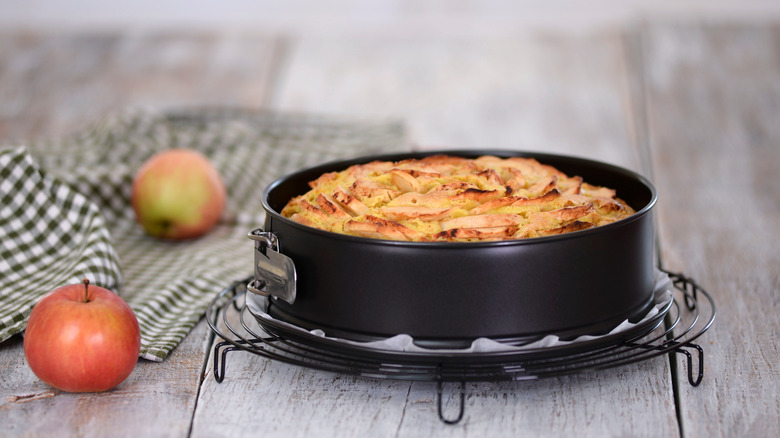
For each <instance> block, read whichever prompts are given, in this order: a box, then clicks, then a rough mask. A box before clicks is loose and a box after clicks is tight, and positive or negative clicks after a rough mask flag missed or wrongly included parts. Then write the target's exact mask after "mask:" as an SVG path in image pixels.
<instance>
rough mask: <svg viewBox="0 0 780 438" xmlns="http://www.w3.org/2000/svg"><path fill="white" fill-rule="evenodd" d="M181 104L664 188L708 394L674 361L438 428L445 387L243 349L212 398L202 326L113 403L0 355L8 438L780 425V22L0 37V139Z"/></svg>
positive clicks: (709, 433)
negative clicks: (619, 170)
mask: <svg viewBox="0 0 780 438" xmlns="http://www.w3.org/2000/svg"><path fill="white" fill-rule="evenodd" d="M190 105H230V106H240V107H247V108H268V109H273V110H284V111H304V112H313V113H323V114H340V115H347V116H359V117H369V118H375V119H383V118H392V119H401V120H403V121H404V123H405V124H406V126H407V127H408V131H409V137H410V139H411V140H413V141H414V142H415V144H416V145H417V146H416V147H418V148H420V149H426V148H434V147H441V146H451V147H468V148H513V149H523V150H535V151H546V152H553V153H563V154H569V155H576V156H583V157H588V158H592V159H596V160H601V161H606V162H609V163H613V164H617V165H620V166H624V167H627V168H630V169H634V170H636V171H638V172H640V173H642V174H644V175H646V176H648V177H650V178H651V180H652V181H653V182H654V183H655V185H656V186H657V189H658V192H659V204H658V206H657V229H658V239H657V240H658V254H659V258H660V263H661V265H662V266H664V267H666V268H668V269H671V270H673V271H681V272H684V273H686V274H687V275H689V276H691V277H693V278H695V279H696V280H698V282H699V283H700V284H701V285H702V286H703V287H704V288H705V289H707V290H708V291H709V292H710V293H711V294H712V295H713V296H714V298H715V301H716V304H717V306H718V312H719V313H718V317H717V320H716V322H715V324H714V326H713V327H712V328H711V329H710V330H709V331H708V332H707V333H705V335H704V336H703V337H702V338H700V340H699V342H700V343H701V345H702V346H703V347H704V351H705V372H704V379H703V381H702V383H701V384H700V385H699V386H697V387H693V386H691V385H689V384H688V383H687V380H686V377H685V376H686V372H687V371H686V368H687V365H686V364H685V363H684V362H683V361H682V359H680V358H679V357H672V358H671V359H670V358H669V357H668V356H662V357H656V358H654V359H651V360H648V361H644V362H640V363H638V364H633V365H628V366H624V367H619V368H613V369H608V370H603V371H597V372H590V373H584V374H577V375H573V376H566V377H554V378H547V379H540V380H535V381H517V382H505V383H468V384H466V387H465V390H466V400H465V416H464V418H463V420H462V421H461V422H460V423H459V424H457V425H454V426H448V425H445V424H443V423H442V422H440V421H439V419H438V418H437V415H436V403H435V402H436V399H435V388H436V386H435V384H434V383H428V382H406V381H382V380H380V381H377V380H372V379H366V378H359V377H351V376H344V375H340V374H334V373H329V372H322V371H313V370H309V369H304V368H299V367H295V366H291V365H286V364H282V363H277V362H272V361H269V360H267V359H264V358H262V357H259V356H255V355H250V354H240V353H234V354H233V355H232V357H230V359H229V361H228V366H227V377H226V379H225V381H224V382H222V383H216V382H215V380H214V378H213V374H212V372H213V358H212V355H211V351H212V346H213V343H214V342H215V341H214V339H213V338H212V337H211V336H210V333H211V332H210V330H209V329H208V326H207V325H206V324H205V322H204V321H201V323H200V324H198V325H197V326H196V327H195V329H194V330H193V331H192V332H191V333H190V334H189V336H188V337H187V338H185V340H184V341H183V343H182V344H180V345H179V346H178V347H177V348H176V349H175V350H174V352H173V353H172V354H171V355H170V356H169V357H168V358H167V359H166V360H165V361H163V362H162V363H152V362H145V361H140V362H139V364H138V366H137V367H136V369H135V371H134V372H133V374H132V375H131V376H130V377H129V378H128V380H126V381H125V382H124V383H123V384H121V385H120V386H119V387H118V388H116V389H115V390H113V391H110V392H107V393H102V394H86V395H78V394H67V393H62V392H58V391H55V390H52V389H51V388H49V387H47V386H46V385H45V384H43V383H41V382H40V381H38V380H37V379H36V378H35V376H34V375H33V374H32V372H31V371H30V370H29V368H28V367H27V365H26V363H25V360H24V355H23V351H22V342H21V339H20V338H18V337H17V338H15V339H11V340H9V341H7V342H5V343H3V344H0V370H1V371H0V424H2V426H0V436H63V435H74V436H131V437H149V436H194V437H215V436H231V437H233V436H265V437H276V436H279V437H296V436H317V437H328V436H333V437H352V436H354V437H363V436H371V437H386V436H400V437H406V436H420V437H428V436H459V437H485V436H490V437H495V436H578V437H581V436H593V437H604V436H654V437H655V436H664V437H669V436H685V437H699V436H701V437H707V438H709V437H713V436H726V437H733V436H751V437H756V436H776V434H777V431H778V430H780V398H778V395H777V394H778V392H780V375H779V374H780V371H779V370H780V368H779V367H778V360H779V359H780V354H779V353H778V328H779V327H780V318H779V317H778V311H779V310H780V309H779V307H780V250H778V248H779V247H780V245H779V244H780V241H779V240H780V239H778V236H780V231H778V230H780V184H778V183H777V181H776V178H775V177H774V175H775V169H776V168H777V167H778V165H779V164H780V123H779V122H780V119H778V117H779V115H780V26H777V25H773V24H771V23H764V24H750V23H742V24H740V23H732V24H729V23H719V24H704V23H698V24H692V23H670V22H661V23H655V22H650V23H638V24H636V25H632V26H627V27H626V28H623V29H604V30H603V31H592V32H588V33H585V34H582V33H580V34H567V33H520V32H518V33H516V34H507V35H503V36H500V35H490V36H486V35H483V36H474V37H468V36H466V35H463V34H459V35H458V36H445V35H442V36H437V35H421V34H403V33H398V32H393V33H382V32H375V33H372V32H371V31H368V30H363V31H362V32H361V33H360V34H349V33H344V34H332V35H329V36H313V35H300V36H295V35H271V34H262V33H257V34H234V33H200V34H179V33H144V32H134V33H117V34H101V33H96V34H41V33H24V32H14V33H7V32H6V33H0V139H2V140H3V141H18V142H23V141H24V140H25V139H38V138H51V137H57V136H61V135H65V134H67V133H71V132H74V131H77V130H79V129H82V128H84V127H85V126H87V125H88V124H89V123H90V122H93V121H94V120H95V119H97V118H99V117H100V116H101V115H102V114H104V113H106V112H108V111H114V110H120V109H123V108H126V107H128V106H151V107H156V108H160V107H162V108H165V107H181V106H190ZM0 275H2V273H0ZM670 360H671V362H673V363H674V364H673V365H672V364H671V363H670ZM447 392H449V390H448V391H447ZM445 395H447V394H445ZM450 395H451V394H450ZM445 407H446V408H447V409H452V406H451V403H450V402H447V403H446V406H445Z"/></svg>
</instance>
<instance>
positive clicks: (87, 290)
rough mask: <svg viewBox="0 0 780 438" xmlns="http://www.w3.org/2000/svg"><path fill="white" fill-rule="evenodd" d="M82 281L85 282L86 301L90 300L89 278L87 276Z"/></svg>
mask: <svg viewBox="0 0 780 438" xmlns="http://www.w3.org/2000/svg"><path fill="white" fill-rule="evenodd" d="M81 282H82V283H83V284H84V302H85V303H88V302H89V279H88V278H85V279H83V280H81Z"/></svg>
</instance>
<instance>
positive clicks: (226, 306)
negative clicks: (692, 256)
mask: <svg viewBox="0 0 780 438" xmlns="http://www.w3.org/2000/svg"><path fill="white" fill-rule="evenodd" d="M666 273H667V274H668V275H669V278H670V279H671V281H672V283H673V284H674V288H675V290H674V296H673V298H672V300H671V301H670V303H669V305H668V306H666V307H664V308H663V309H662V311H661V312H659V314H658V315H657V316H656V317H654V318H651V319H650V320H648V321H647V322H645V323H643V324H642V325H639V326H638V327H637V328H635V329H633V330H632V331H630V332H628V334H623V335H621V336H607V337H604V338H601V339H600V340H599V341H598V342H584V343H572V344H570V345H566V346H562V347H560V346H559V347H555V348H530V349H509V350H507V351H497V352H485V353H461V352H457V351H450V350H447V351H443V352H436V351H425V352H419V351H411V352H407V351H390V350H382V349H376V348H371V347H367V346H364V345H361V344H359V343H349V342H339V341H335V340H333V339H330V338H325V337H322V336H318V335H315V334H312V333H311V332H308V331H306V330H303V329H300V328H297V327H294V326H292V325H290V324H287V323H284V322H280V321H278V320H275V319H273V318H270V317H263V316H260V315H258V314H256V313H252V312H251V311H250V310H249V309H248V307H247V305H246V302H245V299H244V298H245V294H246V284H247V283H248V282H249V281H251V280H252V279H253V278H254V277H250V278H247V279H242V280H239V281H236V282H234V283H233V284H231V285H230V286H228V287H226V288H225V289H223V290H222V291H220V292H219V293H218V294H217V295H216V296H215V297H214V299H213V300H212V301H211V303H210V304H209V307H208V309H207V311H206V317H207V320H208V323H209V326H210V327H211V330H212V331H213V332H214V333H215V334H216V335H217V336H218V337H219V338H221V339H222V341H221V342H219V343H217V344H216V345H215V347H214V378H215V380H216V381H217V382H222V381H223V379H224V378H225V364H226V362H227V355H228V353H230V352H233V351H245V352H249V353H252V354H257V355H260V356H263V357H266V358H268V359H272V360H276V361H279V362H284V363H288V364H292V365H297V366H303V367H307V368H312V369H318V370H324V371H331V372H337V373H344V374H351V375H358V376H363V377H367V378H375V379H399V380H420V381H433V382H437V401H438V403H437V406H438V415H439V418H440V419H441V421H443V422H445V423H448V424H454V423H457V422H459V421H460V420H461V419H462V418H463V413H464V400H465V393H464V387H465V382H467V381H498V380H531V379H539V378H545V377H554V376H562V375H567V374H574V373H582V372H588V371H595V370H601V369H606V368H613V367H618V366H624V365H628V364H631V363H635V362H639V361H644V360H647V359H650V358H653V357H656V356H660V355H664V354H670V355H677V354H681V355H683V356H684V359H685V360H686V362H687V377H688V382H689V383H690V384H691V385H692V386H697V385H699V383H701V381H702V378H703V376H704V350H703V349H702V347H701V346H699V345H698V344H695V343H694V342H693V341H694V340H696V339H697V338H698V337H700V336H701V335H702V334H703V333H704V332H705V331H707V329H709V327H710V326H711V325H712V323H713V321H714V320H715V314H716V308H715V302H714V300H713V299H712V296H711V295H710V294H709V293H708V292H707V291H706V290H704V289H703V288H702V287H701V286H699V285H698V284H697V283H696V282H695V281H694V280H693V279H691V278H689V277H686V276H685V275H683V274H679V273H671V272H666ZM445 382H461V384H460V394H459V397H460V409H459V411H458V413H457V415H456V416H455V417H454V418H445V416H444V415H443V413H442V392H443V390H442V388H443V384H444V383H445Z"/></svg>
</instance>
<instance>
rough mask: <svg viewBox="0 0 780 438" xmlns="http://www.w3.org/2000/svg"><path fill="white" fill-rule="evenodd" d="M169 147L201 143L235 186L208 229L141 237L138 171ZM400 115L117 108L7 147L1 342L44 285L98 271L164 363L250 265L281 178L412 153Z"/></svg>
mask: <svg viewBox="0 0 780 438" xmlns="http://www.w3.org/2000/svg"><path fill="white" fill-rule="evenodd" d="M171 147H187V148H193V149H197V150H200V151H201V152H203V153H205V154H206V155H207V156H209V157H210V159H211V160H212V162H213V163H214V164H215V165H216V166H217V168H218V169H219V170H220V173H221V174H222V176H223V179H224V180H225V184H226V186H227V188H228V202H227V206H226V212H225V214H224V215H223V218H222V220H221V222H220V225H219V226H218V227H217V228H216V229H215V230H214V231H213V232H211V233H210V234H208V235H206V236H204V237H202V238H200V239H196V240H191V241H185V242H166V241H160V240H157V239H154V238H151V237H149V236H147V235H145V234H144V232H143V230H142V229H141V228H140V226H138V225H137V224H136V223H135V221H134V218H133V213H132V209H131V207H130V204H129V199H130V188H131V181H132V177H133V174H134V172H135V170H136V169H137V168H138V167H139V166H140V164H141V163H143V161H144V160H146V159H147V158H148V157H149V156H151V155H152V154H154V153H155V152H157V151H160V150H163V149H167V148H171ZM407 149H408V145H407V143H406V142H405V138H404V132H403V127H402V126H401V125H400V124H399V123H396V122H371V121H362V120H361V121H356V120H344V119H340V118H329V117H319V116H310V115H299V114H279V113H270V112H260V111H242V110H226V109H214V110H187V111H180V112H154V111H150V110H131V111H126V112H123V113H119V114H116V115H112V116H109V117H107V118H105V119H104V120H102V121H101V122H99V123H97V124H96V125H94V126H93V127H92V128H90V129H89V130H87V131H86V132H83V133H80V134H78V135H75V136H73V137H70V138H66V139H63V140H61V141H50V142H41V143H37V144H32V145H27V146H26V147H6V148H0V342H2V341H4V340H6V339H8V338H9V337H11V336H12V335H14V334H16V333H19V332H21V331H23V330H24V328H25V324H26V319H27V316H28V315H29V313H30V310H31V309H32V306H33V305H34V304H35V302H36V301H37V300H38V299H39V298H40V296H41V295H42V294H44V293H46V292H47V291H49V290H51V289H53V288H55V287H57V286H60V285H64V284H70V283H77V282H79V281H80V280H81V279H82V278H89V279H90V281H91V282H93V283H94V284H98V285H101V286H104V287H107V288H110V289H112V290H115V291H117V292H118V293H119V294H120V295H121V296H122V297H123V298H124V299H125V300H126V301H127V302H128V303H129V304H130V306H131V307H132V308H133V310H134V311H135V313H136V316H137V317H138V322H139V324H140V326H141V337H142V342H141V357H143V358H146V359H149V360H154V361H161V360H162V359H163V358H164V357H165V356H166V355H167V354H168V353H169V352H170V351H171V350H172V349H173V348H174V347H175V346H176V345H178V343H179V342H180V341H181V340H182V339H183V338H184V336H186V334H187V333H188V332H189V330H190V329H191V328H192V327H193V326H194V325H195V324H196V323H197V322H198V320H199V319H200V318H201V317H202V316H203V314H204V313H205V309H206V307H207V305H208V303H209V301H210V300H211V299H212V298H213V297H214V296H215V295H216V293H218V292H219V291H220V290H221V289H222V288H224V287H225V286H227V285H228V284H230V283H231V282H233V281H234V280H236V279H239V278H243V277H246V276H247V275H250V274H251V273H252V259H251V248H252V244H251V242H249V240H248V239H247V238H246V234H247V232H248V231H250V230H251V229H252V228H254V227H257V226H260V225H262V223H263V212H262V207H261V205H260V194H261V192H262V190H263V188H264V187H265V186H266V185H267V184H268V183H270V182H271V181H272V180H273V179H275V178H277V177H279V176H281V175H283V174H286V173H289V172H291V171H293V170H296V169H299V168H301V167H305V166H309V165H314V164H317V163H321V162H324V161H328V160H332V159H337V158H346V157H354V156H360V155H364V154H370V153H377V152H386V151H387V152H392V151H402V150H407Z"/></svg>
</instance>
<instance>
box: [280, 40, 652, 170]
mask: <svg viewBox="0 0 780 438" xmlns="http://www.w3.org/2000/svg"><path fill="white" fill-rule="evenodd" d="M290 46H291V48H292V54H291V56H290V59H289V61H288V62H287V66H288V68H287V70H286V71H284V81H283V82H282V86H281V88H280V89H279V90H277V93H276V94H275V95H274V97H273V99H272V101H273V103H274V105H275V106H276V107H279V108H283V109H290V110H302V109H309V110H313V111H318V112H325V113H337V114H343V113H347V114H360V115H365V116H373V117H392V118H399V119H403V120H405V121H406V122H407V123H408V127H409V131H410V135H409V136H410V138H411V139H412V140H414V141H416V142H417V143H418V144H419V148H421V149H431V148H442V147H454V148H478V149H485V148H501V149H507V148H508V149H520V150H529V151H543V152H552V153H566V154H571V155H580V156H587V157H589V158H594V159H601V160H605V161H610V162H613V163H615V164H618V165H623V166H627V167H632V168H636V166H637V164H638V157H637V156H636V153H635V150H634V148H633V147H632V146H631V129H632V123H631V121H630V120H629V118H628V117H629V116H628V114H627V111H628V108H627V103H628V102H627V100H626V99H627V95H626V86H627V85H626V77H625V70H624V68H625V65H624V61H623V55H622V49H621V41H620V39H619V38H617V37H616V34H613V33H605V34H593V35H590V36H588V37H578V36H566V35H565V34H564V35H563V36H554V35H535V34H529V35H528V36H518V37H514V38H477V39H466V38H449V39H436V38H420V37H417V38H415V37H411V36H410V37H400V38H399V37H397V36H393V37H381V36H367V37H352V38H341V39H339V38H331V39H326V38H320V39H305V40H302V41H297V42H293V43H291V44H290Z"/></svg>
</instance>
